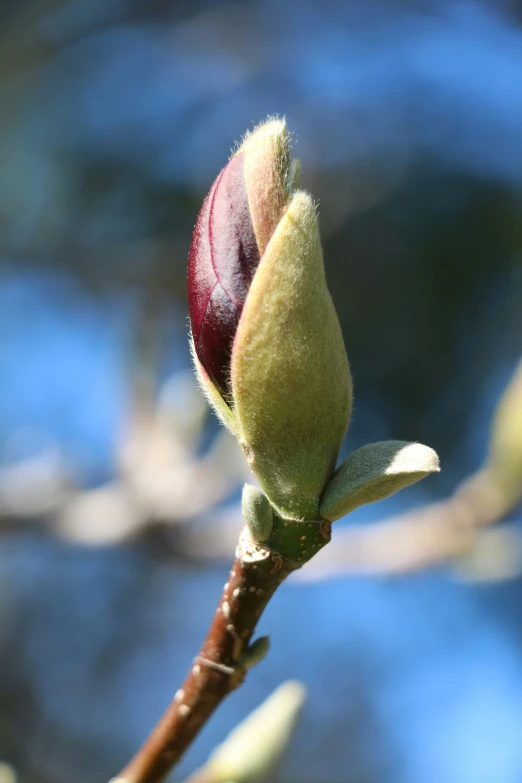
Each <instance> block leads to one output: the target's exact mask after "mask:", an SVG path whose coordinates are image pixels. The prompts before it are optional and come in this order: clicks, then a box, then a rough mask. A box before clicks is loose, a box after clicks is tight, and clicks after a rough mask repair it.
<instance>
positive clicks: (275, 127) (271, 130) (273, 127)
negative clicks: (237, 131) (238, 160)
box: [233, 117, 290, 156]
mask: <svg viewBox="0 0 522 783" xmlns="http://www.w3.org/2000/svg"><path fill="white" fill-rule="evenodd" d="M265 139H273V140H274V141H275V142H278V141H282V142H283V144H284V145H285V146H289V141H290V136H289V133H288V129H287V127H286V120H285V118H284V117H283V119H282V120H280V119H279V118H278V117H273V118H272V117H269V118H268V119H267V120H266V121H265V122H261V123H260V124H259V125H256V127H255V128H254V129H253V130H251V131H247V132H246V133H245V135H244V137H243V139H242V140H241V144H239V146H238V148H237V149H236V150H234V152H233V156H234V155H237V154H238V153H239V152H243V151H244V150H245V149H246V148H247V147H250V146H251V145H255V144H257V143H259V142H262V141H264V140H265Z"/></svg>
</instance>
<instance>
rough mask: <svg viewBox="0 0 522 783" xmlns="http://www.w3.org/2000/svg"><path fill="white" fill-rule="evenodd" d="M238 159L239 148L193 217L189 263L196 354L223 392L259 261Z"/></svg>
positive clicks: (190, 306) (241, 169)
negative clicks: (238, 327) (244, 307)
mask: <svg viewBox="0 0 522 783" xmlns="http://www.w3.org/2000/svg"><path fill="white" fill-rule="evenodd" d="M243 163H244V153H239V154H238V155H236V156H235V157H234V158H232V160H231V161H229V163H228V164H227V165H226V166H225V168H224V169H223V171H222V172H221V174H220V175H219V176H218V177H217V179H216V180H215V182H214V184H213V185H212V187H211V189H210V191H209V193H208V195H207V197H206V199H205V201H204V203H203V206H202V208H201V211H200V213H199V215H198V219H197V221H196V226H195V228H194V234H193V236H192V244H191V246H190V253H189V264H188V293H189V313H190V321H191V326H192V335H193V338H194V345H195V349H196V354H197V356H198V359H199V361H200V362H201V364H202V365H203V367H204V368H205V370H206V371H207V373H208V375H209V376H210V378H211V379H212V381H213V382H214V383H215V384H216V386H217V387H218V389H219V390H220V391H221V393H222V394H223V395H224V396H226V395H227V394H228V389H229V379H230V357H231V353H232V344H233V342H234V335H235V332H236V329H237V325H238V323H239V318H240V316H241V311H242V309H243V305H244V303H245V299H246V296H247V293H248V289H249V287H250V283H251V282H252V278H253V276H254V273H255V271H256V268H257V266H258V264H259V250H258V247H257V241H256V237H255V233H254V227H253V225H252V219H251V217H250V210H249V206H248V196H247V192H246V185H245V178H244V166H243Z"/></svg>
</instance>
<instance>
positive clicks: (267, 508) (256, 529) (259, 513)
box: [241, 484, 274, 544]
mask: <svg viewBox="0 0 522 783" xmlns="http://www.w3.org/2000/svg"><path fill="white" fill-rule="evenodd" d="M241 507H242V508H241V510H242V511H243V517H244V518H245V522H246V526H247V527H248V532H249V533H250V536H251V538H252V540H253V541H255V542H256V543H258V544H261V543H263V541H268V539H269V538H270V533H271V532H272V526H273V524H274V512H273V511H272V506H271V505H270V501H269V500H268V498H267V496H266V495H265V493H264V492H262V491H261V490H260V489H259V488H258V487H253V486H252V484H245V486H244V487H243V496H242V499H241Z"/></svg>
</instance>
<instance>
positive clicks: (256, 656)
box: [239, 636, 270, 669]
mask: <svg viewBox="0 0 522 783" xmlns="http://www.w3.org/2000/svg"><path fill="white" fill-rule="evenodd" d="M269 649H270V637H269V636H260V637H259V638H258V639H256V640H255V641H254V642H252V644H251V645H250V647H248V648H247V650H246V652H244V653H243V655H242V656H241V660H240V661H239V662H240V664H241V665H242V666H244V667H245V669H251V668H252V667H253V666H255V665H256V664H258V663H259V662H260V661H262V660H263V658H264V657H265V656H266V655H267V654H268V651H269Z"/></svg>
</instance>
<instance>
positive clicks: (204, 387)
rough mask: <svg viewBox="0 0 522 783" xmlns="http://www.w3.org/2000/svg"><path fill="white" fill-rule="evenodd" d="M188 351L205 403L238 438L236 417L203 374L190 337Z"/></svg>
mask: <svg viewBox="0 0 522 783" xmlns="http://www.w3.org/2000/svg"><path fill="white" fill-rule="evenodd" d="M190 351H191V353H192V360H193V362H194V369H195V370H196V377H197V379H198V383H199V386H200V389H201V391H202V392H203V394H204V395H205V397H206V398H207V401H208V403H209V405H210V407H211V408H212V410H213V411H214V413H215V414H216V416H217V417H218V419H219V420H220V422H221V423H222V424H224V425H225V427H226V428H227V429H228V430H230V432H231V433H232V435H235V436H236V438H238V437H239V423H238V421H237V417H236V415H235V413H234V411H233V409H232V408H230V406H229V405H227V403H226V402H225V400H224V399H223V397H222V396H221V394H220V393H219V391H218V390H217V389H216V387H215V386H214V384H213V383H212V381H211V380H210V378H209V377H208V375H207V373H206V372H205V370H204V368H203V366H202V364H201V362H200V361H199V359H198V357H197V355H196V349H195V347H194V340H193V339H192V335H191V337H190Z"/></svg>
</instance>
